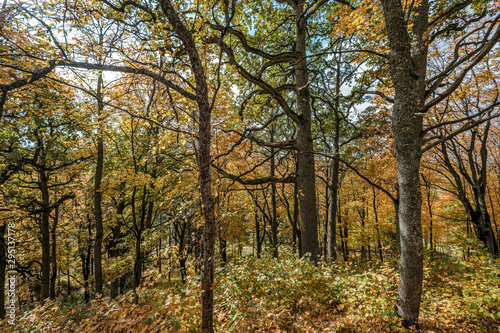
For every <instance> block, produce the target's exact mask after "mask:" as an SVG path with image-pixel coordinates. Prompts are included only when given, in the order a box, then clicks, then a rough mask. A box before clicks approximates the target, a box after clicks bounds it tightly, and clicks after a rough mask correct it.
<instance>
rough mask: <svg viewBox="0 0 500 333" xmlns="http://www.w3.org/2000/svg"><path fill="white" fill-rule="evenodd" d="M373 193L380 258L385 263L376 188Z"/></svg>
mask: <svg viewBox="0 0 500 333" xmlns="http://www.w3.org/2000/svg"><path fill="white" fill-rule="evenodd" d="M372 191H373V215H374V216H375V231H376V233H377V249H378V255H379V257H380V262H384V256H383V253H382V243H381V242H380V227H379V225H378V211H377V197H376V196H375V187H372Z"/></svg>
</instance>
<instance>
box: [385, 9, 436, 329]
mask: <svg viewBox="0 0 500 333" xmlns="http://www.w3.org/2000/svg"><path fill="white" fill-rule="evenodd" d="M382 6H383V11H384V18H385V23H386V31H387V35H388V37H389V48H390V55H389V69H390V74H391V78H392V83H393V85H394V88H395V94H394V106H393V110H392V117H391V120H392V131H393V135H394V145H395V149H396V162H397V168H398V184H399V194H400V197H399V229H400V240H401V269H400V278H399V286H398V297H397V301H396V309H397V312H398V314H399V315H400V316H401V317H402V318H403V320H404V323H405V325H408V326H418V316H419V310H420V297H421V294H422V280H423V244H422V227H421V205H422V198H421V191H420V179H419V171H420V158H421V154H422V152H421V147H422V139H421V137H420V134H421V132H422V116H421V115H418V114H417V112H419V110H420V109H421V107H422V106H423V105H424V102H425V75H426V66H427V41H426V40H425V39H426V37H424V36H425V33H426V32H427V27H428V3H427V0H423V1H421V2H420V3H419V4H418V5H416V7H415V9H413V11H414V14H415V15H416V17H415V19H414V23H413V28H412V34H413V44H414V45H412V40H411V39H410V36H409V33H408V28H407V22H406V20H405V17H404V11H403V8H402V4H401V2H400V1H399V0H383V1H382Z"/></svg>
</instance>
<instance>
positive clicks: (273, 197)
mask: <svg viewBox="0 0 500 333" xmlns="http://www.w3.org/2000/svg"><path fill="white" fill-rule="evenodd" d="M271 142H274V126H273V127H271ZM274 155H275V152H274V147H271V170H270V171H271V178H274V176H275V170H274V169H275V168H276V166H275V161H274ZM271 206H272V216H271V230H272V234H273V239H272V240H273V242H272V244H273V258H276V259H278V220H277V213H276V183H271Z"/></svg>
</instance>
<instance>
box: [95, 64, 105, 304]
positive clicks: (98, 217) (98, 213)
mask: <svg viewBox="0 0 500 333" xmlns="http://www.w3.org/2000/svg"><path fill="white" fill-rule="evenodd" d="M96 98H97V160H96V168H95V179H94V216H95V240H94V274H95V277H94V279H95V292H96V294H101V295H102V284H103V281H102V262H101V259H102V238H103V235H104V229H103V223H102V187H101V184H102V173H103V165H104V140H103V115H102V112H103V109H104V104H103V100H102V72H99V76H98V77H97V94H96Z"/></svg>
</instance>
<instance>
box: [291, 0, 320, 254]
mask: <svg viewBox="0 0 500 333" xmlns="http://www.w3.org/2000/svg"><path fill="white" fill-rule="evenodd" d="M304 2H305V1H303V0H300V1H298V3H297V5H295V6H294V9H295V20H296V25H297V34H296V37H295V46H296V54H297V58H296V61H295V89H296V94H297V96H296V104H297V113H298V116H299V120H300V121H299V122H298V123H297V124H296V128H297V143H296V147H297V154H298V167H297V169H298V170H297V174H298V189H299V204H300V222H301V227H300V234H301V238H302V254H306V253H309V254H310V255H311V257H310V260H311V261H312V262H314V263H316V262H317V260H318V255H319V242H318V225H317V223H318V213H317V207H316V173H315V172H316V169H315V165H314V148H313V139H312V133H311V104H310V98H309V75H308V71H307V61H306V60H307V53H306V38H307V19H306V17H305V15H304Z"/></svg>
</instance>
